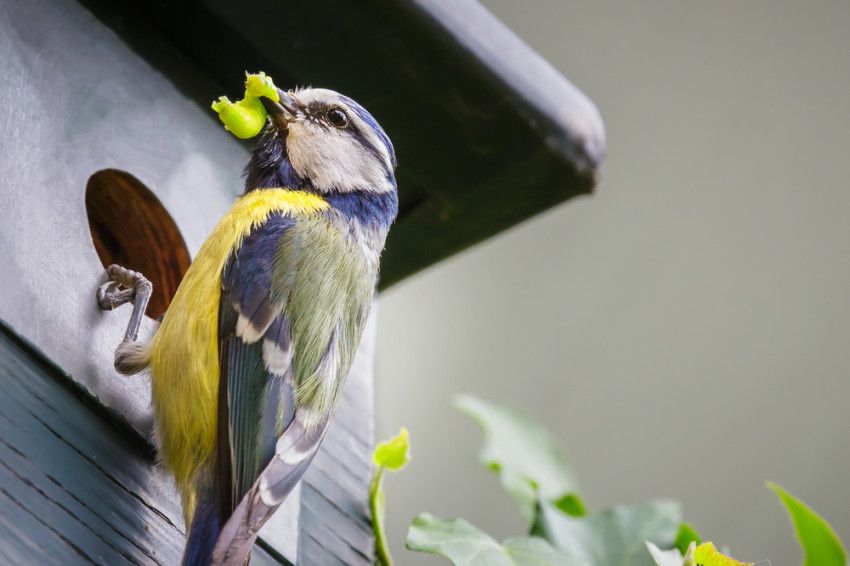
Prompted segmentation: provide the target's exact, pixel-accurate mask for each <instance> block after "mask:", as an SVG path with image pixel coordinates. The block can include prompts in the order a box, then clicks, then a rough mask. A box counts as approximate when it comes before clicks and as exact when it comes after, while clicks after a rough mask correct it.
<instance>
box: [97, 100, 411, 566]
mask: <svg viewBox="0 0 850 566" xmlns="http://www.w3.org/2000/svg"><path fill="white" fill-rule="evenodd" d="M274 88H275V91H276V94H277V96H274V95H271V96H267V97H263V98H262V104H263V106H264V107H265V109H266V111H267V115H268V119H267V123H266V125H265V127H264V129H263V130H262V132H261V134H260V137H259V138H258V141H257V143H256V146H255V148H254V149H253V151H252V152H251V155H250V158H249V160H248V163H247V165H246V166H245V169H244V172H243V177H244V180H245V184H244V192H243V193H242V194H241V196H240V197H239V198H238V199H237V200H236V201H235V203H234V204H233V206H232V208H231V209H230V210H229V211H228V212H227V213H226V214H225V216H224V217H223V218H222V219H221V221H220V222H219V223H218V225H217V226H216V227H215V228H214V229H213V231H212V233H211V235H210V236H209V237H208V238H207V240H206V241H205V242H204V244H203V245H202V246H201V248H200V250H199V251H198V253H197V256H196V257H195V258H194V261H193V262H192V264H191V265H190V266H189V268H188V270H187V271H186V273H185V276H184V278H183V280H182V281H181V283H180V285H179V287H178V289H177V292H176V294H175V295H174V297H173V299H172V301H171V304H170V306H169V308H168V310H167V311H166V313H165V315H164V317H163V318H162V321H161V323H160V325H159V327H158V328H157V330H156V332H155V334H154V335H153V337H152V339H151V340H150V341H148V342H142V341H138V340H137V334H138V328H139V323H140V321H141V318H142V313H143V312H144V308H145V305H146V302H147V298H148V297H149V296H150V293H151V285H150V283H149V281H148V280H147V279H146V278H145V277H144V275H143V274H141V273H137V272H133V271H131V270H129V269H126V268H124V267H121V266H118V265H112V266H109V268H107V281H106V283H104V284H103V285H102V286H101V287H100V288H99V289H98V301H99V303H100V305H101V307H102V308H105V309H111V308H115V307H116V306H119V305H121V304H123V303H126V302H132V303H133V313H132V314H131V317H130V323H129V325H128V328H127V332H126V333H125V336H124V340H123V341H122V342H121V344H120V345H119V346H118V348H117V349H116V351H115V367H116V369H117V370H118V371H119V372H121V373H124V374H135V373H138V372H140V371H142V370H144V369H146V368H150V372H151V390H152V401H153V403H152V404H153V410H154V423H155V434H156V439H157V444H158V450H159V455H160V458H161V460H162V462H163V464H164V466H165V467H166V469H167V470H168V471H169V472H170V473H171V474H172V475H173V476H174V480H175V483H176V485H177V488H178V490H179V492H180V494H181V497H182V503H183V510H184V519H185V521H186V527H187V542H186V547H185V550H184V554H183V562H182V563H183V564H184V565H187V566H198V565H207V564H217V565H218V564H221V565H239V566H242V565H243V564H245V563H246V562H247V561H248V560H249V557H250V551H251V547H252V545H253V543H254V541H255V539H256V537H257V532H258V530H259V529H260V527H261V526H262V525H263V524H264V523H265V522H266V520H267V519H268V518H269V517H270V516H271V514H272V513H273V512H274V510H275V509H277V507H279V506H280V504H281V503H282V502H283V501H284V499H285V498H286V496H287V495H288V494H289V492H290V491H291V490H292V489H293V487H294V486H295V484H296V483H297V482H298V480H299V479H300V478H301V476H302V475H303V474H304V472H305V471H306V470H307V467H308V466H309V464H310V462H311V460H312V458H313V456H314V455H315V453H316V451H317V449H318V447H319V445H320V443H321V442H322V439H323V438H324V436H325V433H326V431H327V429H328V425H329V423H330V422H331V419H332V416H333V414H334V410H335V407H336V405H337V402H338V400H339V398H340V394H341V391H342V387H343V384H344V381H345V378H346V375H347V374H348V371H349V369H350V367H351V363H352V360H353V358H354V355H355V352H356V350H357V347H358V344H359V342H360V339H361V335H362V333H363V329H364V324H365V322H366V319H367V316H368V314H369V311H370V307H371V304H372V299H373V296H374V293H375V289H376V285H377V282H378V277H379V263H380V256H381V253H382V250H383V249H384V245H385V241H386V237H387V233H388V231H389V228H390V226H391V224H392V223H393V222H394V220H395V217H396V215H397V212H398V197H397V183H396V178H395V170H396V166H397V161H396V155H395V150H394V148H393V144H392V142H391V141H390V138H389V137H388V136H387V134H386V133H385V132H384V130H383V128H381V126H380V125H379V124H378V122H377V121H376V120H375V118H373V116H372V115H371V114H370V113H369V112H368V111H367V110H366V109H365V108H363V107H362V106H361V105H360V104H358V103H357V102H355V101H354V100H352V99H351V98H349V97H347V96H345V95H342V94H339V93H337V92H335V91H333V90H328V89H322V88H300V89H292V90H288V91H284V90H282V89H279V88H277V87H274ZM275 98H277V100H274V99H275Z"/></svg>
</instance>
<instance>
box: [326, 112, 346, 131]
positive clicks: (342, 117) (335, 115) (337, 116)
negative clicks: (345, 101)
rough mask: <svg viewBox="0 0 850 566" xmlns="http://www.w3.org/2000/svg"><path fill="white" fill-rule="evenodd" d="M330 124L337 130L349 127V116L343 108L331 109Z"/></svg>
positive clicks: (329, 114)
mask: <svg viewBox="0 0 850 566" xmlns="http://www.w3.org/2000/svg"><path fill="white" fill-rule="evenodd" d="M328 122H330V123H331V125H333V126H336V127H337V128H346V127H348V114H346V113H345V111H344V110H342V109H341V108H331V109H330V110H328Z"/></svg>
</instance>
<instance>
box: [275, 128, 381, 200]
mask: <svg viewBox="0 0 850 566" xmlns="http://www.w3.org/2000/svg"><path fill="white" fill-rule="evenodd" d="M286 146H287V152H288V154H289V160H290V162H291V163H292V167H293V168H294V169H295V172H296V173H298V174H299V175H300V176H302V177H305V178H308V179H310V180H311V181H312V183H313V185H314V186H315V187H316V188H317V189H318V190H322V191H330V190H338V191H343V192H348V191H355V190H368V191H377V192H387V191H392V190H394V187H393V185H392V184H391V182H390V181H389V179H387V174H386V169H385V165H384V164H383V163H382V162H381V161H382V160H381V159H379V158H377V157H376V156H375V154H374V153H372V152H371V151H370V150H369V149H368V148H366V147H364V146H363V145H361V144H360V143H359V142H358V141H357V140H356V139H355V138H354V137H353V136H352V135H351V134H350V133H349V132H346V131H345V130H337V129H335V128H332V127H322V126H320V125H318V124H314V123H312V122H310V121H308V120H305V119H302V120H299V121H297V122H294V123H292V124H290V126H289V134H288V136H287V138H286ZM381 146H382V144H381ZM381 146H379V147H381ZM383 151H384V153H386V150H385V149H384V150H383Z"/></svg>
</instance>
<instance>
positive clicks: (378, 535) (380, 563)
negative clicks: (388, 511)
mask: <svg viewBox="0 0 850 566" xmlns="http://www.w3.org/2000/svg"><path fill="white" fill-rule="evenodd" d="M369 508H370V510H371V511H372V531H373V532H374V533H375V564H376V566H392V564H393V558H392V556H390V547H389V545H388V544H387V534H386V531H385V530H384V466H380V467H379V468H378V469H377V470H375V475H374V476H372V482H371V483H370V484H369Z"/></svg>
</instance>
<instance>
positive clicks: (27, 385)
mask: <svg viewBox="0 0 850 566" xmlns="http://www.w3.org/2000/svg"><path fill="white" fill-rule="evenodd" d="M0 384H2V388H3V395H0V563H2V564H105V565H119V564H161V565H171V564H177V563H179V561H180V555H181V552H182V548H183V541H184V534H183V526H182V525H183V518H182V514H181V511H180V509H179V505H178V504H177V503H176V499H175V498H174V488H173V486H172V485H171V482H170V481H169V479H168V478H167V477H165V476H164V475H163V474H162V472H161V471H160V470H159V469H158V468H157V466H156V465H155V464H154V459H153V452H152V450H151V447H150V446H148V445H147V444H146V443H145V442H144V441H143V440H142V439H141V438H139V437H138V436H137V435H136V434H135V432H134V431H132V430H130V429H128V428H126V427H125V426H123V425H120V424H118V423H116V422H115V421H114V418H113V417H112V415H111V414H110V413H108V412H106V411H104V410H103V408H102V407H100V406H99V404H97V402H96V401H94V400H93V399H91V398H89V397H88V396H87V395H86V394H85V393H84V392H82V391H81V390H79V388H78V387H77V386H75V385H74V384H73V382H71V381H70V380H69V379H68V377H67V375H65V374H64V373H62V371H61V370H60V369H59V368H57V367H55V366H53V365H52V364H50V363H49V362H48V361H47V360H45V359H44V358H43V357H42V356H41V355H40V354H39V353H38V352H37V351H35V350H34V349H33V348H32V347H31V346H30V345H28V344H26V343H25V342H23V341H22V340H21V339H20V338H18V337H17V336H16V335H14V333H13V332H11V331H10V330H9V329H8V328H7V327H6V326H5V325H2V324H0ZM280 563H281V562H280V561H279V560H277V559H275V558H274V557H273V556H272V555H270V554H269V553H268V552H267V551H266V550H264V549H263V548H261V547H256V548H255V552H254V560H252V564H280Z"/></svg>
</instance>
